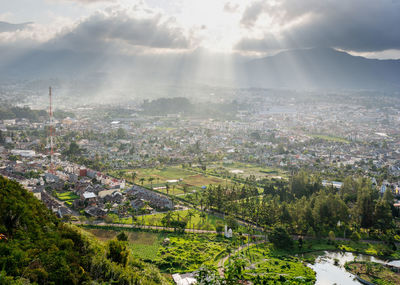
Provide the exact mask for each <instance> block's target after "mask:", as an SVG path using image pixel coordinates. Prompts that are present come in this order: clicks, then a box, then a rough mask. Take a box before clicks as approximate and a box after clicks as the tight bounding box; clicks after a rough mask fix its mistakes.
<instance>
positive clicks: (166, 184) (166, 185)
mask: <svg viewBox="0 0 400 285" xmlns="http://www.w3.org/2000/svg"><path fill="white" fill-rule="evenodd" d="M165 189H166V190H167V195H169V183H168V182H167V183H165Z"/></svg>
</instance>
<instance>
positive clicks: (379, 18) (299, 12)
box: [236, 0, 400, 52]
mask: <svg viewBox="0 0 400 285" xmlns="http://www.w3.org/2000/svg"><path fill="white" fill-rule="evenodd" d="M260 5H262V6H261V7H260ZM267 5H268V4H265V3H264V4H260V2H255V3H254V4H253V5H251V6H249V7H248V8H247V9H246V11H245V13H244V14H243V18H242V22H243V24H244V25H247V26H253V25H254V23H255V22H256V21H257V19H259V18H260V17H263V16H265V14H268V16H269V17H273V18H274V21H275V23H277V24H278V25H281V27H282V32H281V33H279V34H272V33H269V32H268V31H266V32H265V33H264V37H263V38H259V39H255V38H243V39H242V40H241V41H240V42H239V43H237V45H236V49H238V50H248V51H268V50H272V49H277V48H278V49H279V48H281V49H283V48H285V49H287V48H308V47H336V48H342V49H345V50H353V51H360V52H365V51H382V50H387V49H400V29H399V27H400V1H392V0H380V1H363V0H352V1H348V0H335V1H333V0H329V1H320V0H304V1H294V0H283V1H281V2H280V4H279V5H277V6H267ZM260 11H262V12H260ZM264 12H265V14H263V13H264ZM252 17H253V18H252Z"/></svg>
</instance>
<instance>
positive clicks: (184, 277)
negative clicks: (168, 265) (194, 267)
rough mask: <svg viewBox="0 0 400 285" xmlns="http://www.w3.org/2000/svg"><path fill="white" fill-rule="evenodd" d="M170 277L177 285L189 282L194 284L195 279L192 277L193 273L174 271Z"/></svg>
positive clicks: (187, 284)
mask: <svg viewBox="0 0 400 285" xmlns="http://www.w3.org/2000/svg"><path fill="white" fill-rule="evenodd" d="M172 279H174V282H175V283H176V284H177V285H190V284H195V283H196V282H197V281H196V279H195V278H194V273H185V274H179V273H175V274H172Z"/></svg>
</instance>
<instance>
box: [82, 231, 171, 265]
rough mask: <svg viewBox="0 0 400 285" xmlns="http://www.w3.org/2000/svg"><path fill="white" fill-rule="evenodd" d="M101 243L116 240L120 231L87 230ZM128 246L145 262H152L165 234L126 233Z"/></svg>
mask: <svg viewBox="0 0 400 285" xmlns="http://www.w3.org/2000/svg"><path fill="white" fill-rule="evenodd" d="M86 231H88V232H90V233H92V234H93V235H94V236H95V237H97V238H98V239H99V240H101V241H103V242H104V241H108V240H111V239H114V238H116V236H117V234H118V231H113V230H105V229H86ZM126 234H127V235H128V244H129V249H130V251H131V253H132V254H133V255H134V256H137V257H139V258H141V259H143V260H145V261H152V260H155V259H156V258H157V252H158V249H159V248H160V247H161V243H162V241H163V240H164V238H166V237H167V234H165V233H153V232H145V231H126Z"/></svg>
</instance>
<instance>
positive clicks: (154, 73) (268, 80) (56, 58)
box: [0, 48, 400, 91]
mask: <svg viewBox="0 0 400 285" xmlns="http://www.w3.org/2000/svg"><path fill="white" fill-rule="evenodd" d="M0 52H1V53H2V54H3V55H5V56H4V57H3V58H0V78H1V77H2V78H3V80H4V79H5V78H19V79H48V78H58V79H83V78H87V80H92V81H93V80H96V78H97V79H98V80H99V82H101V83H102V84H103V86H104V85H106V86H107V85H108V86H110V85H112V84H114V85H118V84H119V83H120V82H121V81H123V82H122V83H123V84H125V85H126V84H127V83H131V84H132V85H133V84H136V87H137V84H147V85H148V83H149V82H150V83H151V84H154V83H160V84H167V85H180V84H186V85H190V84H207V85H215V86H226V87H264V88H288V89H331V90H332V89H339V90H342V89H357V90H360V89H363V90H365V89H369V90H390V91H393V90H396V91H398V90H399V89H400V60H377V59H367V58H363V57H357V56H352V55H350V54H348V53H345V52H340V51H337V50H334V49H330V48H314V49H305V50H291V51H284V52H281V53H279V54H276V55H274V56H268V57H264V58H258V59H248V58H245V57H242V56H238V55H232V56H230V55H222V54H211V53H207V52H205V51H204V50H197V51H194V52H192V53H185V54H160V55H157V56H150V55H142V56H128V55H116V54H102V53H95V52H78V51H69V50H51V51H48V50H40V49H38V50H27V51H18V52H14V51H10V50H8V51H0ZM98 74H102V76H101V77H98V76H97V75H98ZM105 80H106V81H107V83H105V82H106V81H105ZM92 83H94V82H92ZM95 84H96V83H95ZM99 86H100V85H99Z"/></svg>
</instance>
